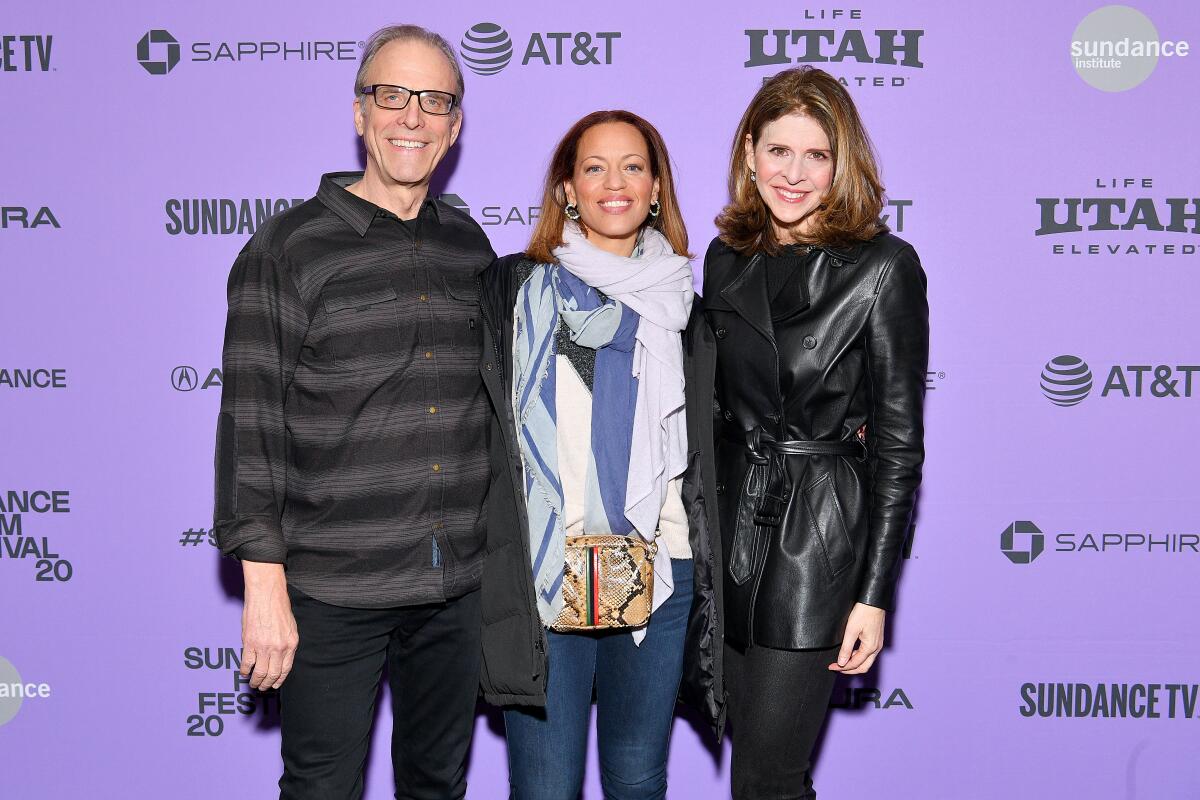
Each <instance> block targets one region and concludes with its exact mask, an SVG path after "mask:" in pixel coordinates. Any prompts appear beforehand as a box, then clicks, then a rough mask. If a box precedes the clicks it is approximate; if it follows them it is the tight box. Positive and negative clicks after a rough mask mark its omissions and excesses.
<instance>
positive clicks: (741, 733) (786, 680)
mask: <svg viewBox="0 0 1200 800" xmlns="http://www.w3.org/2000/svg"><path fill="white" fill-rule="evenodd" d="M837 653H838V648H837V647H831V648H828V649H825V650H774V649H772V648H769V647H751V648H747V649H746V650H739V649H737V648H735V647H734V646H733V645H729V644H726V645H725V688H726V690H727V691H728V694H729V725H730V727H731V728H732V731H731V733H730V736H731V738H732V739H733V765H732V769H731V772H732V784H733V797H734V800H793V798H796V799H797V800H799V799H800V798H803V799H804V800H808V799H809V798H815V797H816V796H817V793H816V792H815V791H813V788H812V763H811V758H812V749H813V744H814V743H815V742H816V740H817V735H818V734H819V733H820V732H821V728H822V726H823V725H824V724H825V716H826V714H827V713H828V711H829V697H830V695H831V694H832V693H833V683H834V680H835V679H836V678H837V675H838V673H836V672H833V671H832V670H830V669H829V665H830V664H832V663H833V662H834V661H837Z"/></svg>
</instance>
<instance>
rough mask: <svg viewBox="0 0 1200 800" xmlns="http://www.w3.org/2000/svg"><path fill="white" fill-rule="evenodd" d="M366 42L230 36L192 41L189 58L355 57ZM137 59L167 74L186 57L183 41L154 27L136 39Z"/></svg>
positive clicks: (236, 60)
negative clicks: (248, 38)
mask: <svg viewBox="0 0 1200 800" xmlns="http://www.w3.org/2000/svg"><path fill="white" fill-rule="evenodd" d="M363 46H364V44H363V43H362V42H356V41H353V40H345V39H343V40H336V41H335V40H325V39H305V40H301V41H286V40H283V39H279V40H256V41H248V40H230V41H223V42H192V43H191V44H189V45H188V47H187V50H186V52H187V60H188V61H191V62H193V63H210V64H213V63H221V62H228V63H231V64H243V63H251V62H258V63H264V62H271V63H280V62H283V63H294V62H297V61H306V62H312V61H356V60H358V53H359V51H360V50H361V49H362V47H363ZM136 52H137V61H138V63H139V64H141V65H142V69H144V70H146V72H148V73H150V74H151V75H166V74H168V73H169V72H171V71H172V70H173V69H175V67H176V66H178V65H179V62H180V61H181V60H182V58H183V53H184V50H183V45H182V44H181V43H180V41H179V40H178V39H176V38H175V36H174V35H173V34H172V33H171V32H170V31H168V30H164V29H162V28H151V29H150V30H148V31H146V32H145V33H144V34H142V38H140V39H138V41H137V48H136Z"/></svg>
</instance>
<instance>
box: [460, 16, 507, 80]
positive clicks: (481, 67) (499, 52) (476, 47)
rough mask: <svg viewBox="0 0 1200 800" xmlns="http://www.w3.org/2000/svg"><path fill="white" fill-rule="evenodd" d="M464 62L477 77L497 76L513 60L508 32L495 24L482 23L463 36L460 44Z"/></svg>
mask: <svg viewBox="0 0 1200 800" xmlns="http://www.w3.org/2000/svg"><path fill="white" fill-rule="evenodd" d="M459 50H460V51H461V53H462V59H463V62H464V63H465V64H466V65H467V69H469V70H471V72H474V73H475V74H476V75H495V74H496V73H497V72H499V71H500V70H502V69H504V68H505V67H507V66H508V62H509V61H511V60H512V54H513V46H512V39H510V38H509V36H508V31H506V30H504V28H501V27H500V26H499V25H497V24H496V23H494V22H481V23H479V24H478V25H474V26H472V27H471V29H470V30H469V31H467V32H466V33H465V34H463V38H462V41H461V42H460V43H459Z"/></svg>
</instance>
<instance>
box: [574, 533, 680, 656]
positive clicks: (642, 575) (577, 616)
mask: <svg viewBox="0 0 1200 800" xmlns="http://www.w3.org/2000/svg"><path fill="white" fill-rule="evenodd" d="M657 552H658V544H657V543H656V542H647V541H645V540H644V539H642V537H640V536H615V535H607V534H605V535H585V536H568V537H567V546H566V567H565V568H564V570H563V585H562V593H563V610H562V613H561V614H559V615H558V619H557V620H555V621H554V624H553V625H551V626H550V629H551V630H554V631H559V632H563V631H593V630H601V629H605V628H640V627H641V626H643V625H645V624H646V623H647V622H648V621H649V620H650V609H651V607H652V606H653V601H654V555H655V553H657Z"/></svg>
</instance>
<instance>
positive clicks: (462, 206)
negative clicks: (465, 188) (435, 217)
mask: <svg viewBox="0 0 1200 800" xmlns="http://www.w3.org/2000/svg"><path fill="white" fill-rule="evenodd" d="M438 199H440V200H441V201H442V202H443V203H445V204H446V205H448V206H453V207H454V208H457V209H458V210H459V211H461V212H463V213H464V214H468V215H469V214H470V213H471V207H470V206H468V205H467V201H466V200H463V199H462V197H460V196H459V195H456V194H449V193H447V194H444V195H442V196H441V197H440V198H438Z"/></svg>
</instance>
